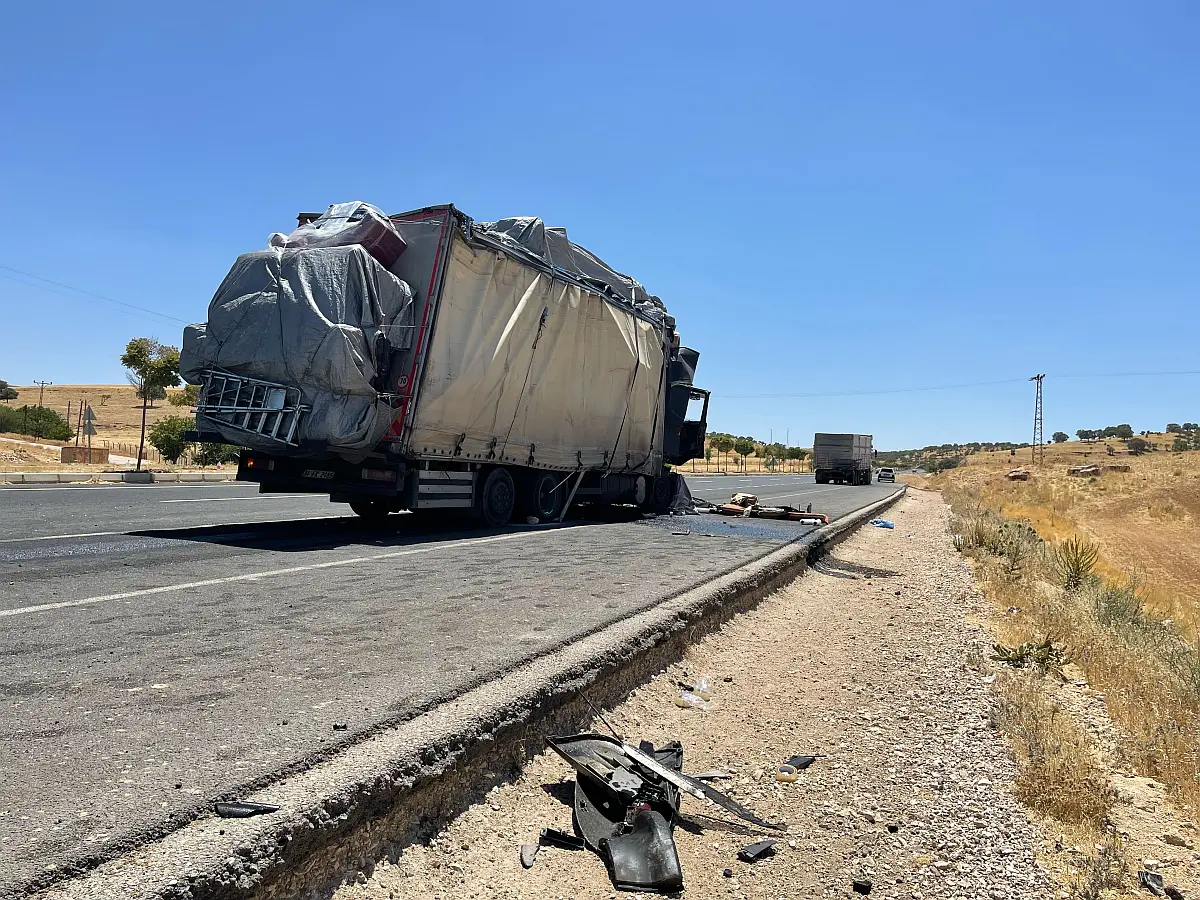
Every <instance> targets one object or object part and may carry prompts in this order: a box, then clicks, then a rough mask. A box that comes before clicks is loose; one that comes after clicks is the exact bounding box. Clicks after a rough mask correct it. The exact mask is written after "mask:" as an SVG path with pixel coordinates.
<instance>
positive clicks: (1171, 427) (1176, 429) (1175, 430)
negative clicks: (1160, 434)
mask: <svg viewBox="0 0 1200 900" xmlns="http://www.w3.org/2000/svg"><path fill="white" fill-rule="evenodd" d="M1182 433H1183V427H1182V426H1181V425H1180V424H1179V423H1178V422H1168V423H1167V434H1182Z"/></svg>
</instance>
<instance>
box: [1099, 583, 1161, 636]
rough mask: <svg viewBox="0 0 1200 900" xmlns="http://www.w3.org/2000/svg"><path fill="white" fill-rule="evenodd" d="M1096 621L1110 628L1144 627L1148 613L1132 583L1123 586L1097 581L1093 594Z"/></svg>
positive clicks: (1135, 586)
mask: <svg viewBox="0 0 1200 900" xmlns="http://www.w3.org/2000/svg"><path fill="white" fill-rule="evenodd" d="M1091 599H1092V605H1093V607H1094V609H1095V612H1096V621H1098V622H1099V623H1100V624H1101V625H1107V626H1109V627H1110V628H1111V627H1114V626H1120V625H1137V626H1142V625H1145V624H1146V623H1147V619H1146V611H1145V610H1144V609H1143V608H1142V601H1141V600H1140V599H1139V598H1138V595H1137V585H1136V584H1134V583H1133V582H1132V581H1131V582H1129V583H1127V584H1123V585H1114V584H1110V583H1109V582H1107V581H1097V583H1096V585H1095V587H1094V588H1093V593H1092V598H1091Z"/></svg>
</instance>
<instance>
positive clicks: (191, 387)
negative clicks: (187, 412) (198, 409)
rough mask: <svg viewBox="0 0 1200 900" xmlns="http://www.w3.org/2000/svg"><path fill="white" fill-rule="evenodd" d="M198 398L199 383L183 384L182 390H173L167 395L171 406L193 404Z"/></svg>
mask: <svg viewBox="0 0 1200 900" xmlns="http://www.w3.org/2000/svg"><path fill="white" fill-rule="evenodd" d="M199 399H200V385H198V384H185V385H184V386H183V390H182V391H173V392H171V394H169V395H168V396H167V402H168V403H170V404H171V405H172V406H195V405H196V401H198V400H199Z"/></svg>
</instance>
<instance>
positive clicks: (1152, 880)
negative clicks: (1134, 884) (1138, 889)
mask: <svg viewBox="0 0 1200 900" xmlns="http://www.w3.org/2000/svg"><path fill="white" fill-rule="evenodd" d="M1138 884H1139V885H1141V886H1142V887H1144V888H1145V889H1146V890H1148V891H1149V892H1150V893H1152V894H1153V895H1154V896H1155V897H1162V896H1164V895H1165V894H1166V890H1165V888H1164V886H1163V877H1162V876H1161V875H1159V874H1158V873H1157V872H1148V871H1146V870H1145V869H1142V870H1141V871H1139V872H1138Z"/></svg>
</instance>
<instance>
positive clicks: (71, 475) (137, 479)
mask: <svg viewBox="0 0 1200 900" xmlns="http://www.w3.org/2000/svg"><path fill="white" fill-rule="evenodd" d="M236 477H237V472H236V471H235V470H230V471H228V472H0V484H87V483H91V482H94V481H96V482H106V483H107V482H117V483H123V484H151V483H157V482H177V481H184V482H193V481H233V480H234V479H235V478H236Z"/></svg>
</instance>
